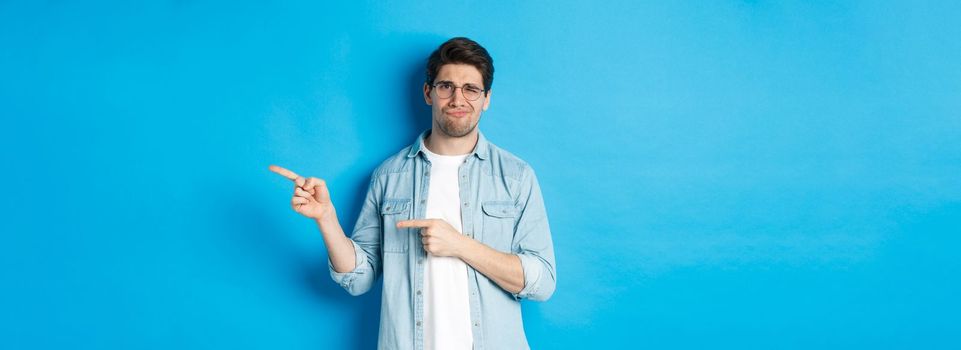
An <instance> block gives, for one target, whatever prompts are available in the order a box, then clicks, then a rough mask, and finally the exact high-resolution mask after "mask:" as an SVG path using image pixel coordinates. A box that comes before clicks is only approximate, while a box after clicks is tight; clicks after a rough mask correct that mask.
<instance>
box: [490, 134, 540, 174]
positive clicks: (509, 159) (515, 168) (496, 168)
mask: <svg viewBox="0 0 961 350" xmlns="http://www.w3.org/2000/svg"><path fill="white" fill-rule="evenodd" d="M489 147H490V158H489V159H488V160H489V161H490V163H491V173H492V175H499V176H502V177H504V178H506V179H510V180H516V181H522V180H525V179H529V178H531V177H533V176H534V169H533V168H532V167H531V165H530V164H528V163H527V162H526V161H524V160H523V159H521V158H520V157H518V156H517V155H515V154H513V153H511V152H509V151H507V150H505V149H503V148H500V147H498V146H497V145H494V144H493V143H489Z"/></svg>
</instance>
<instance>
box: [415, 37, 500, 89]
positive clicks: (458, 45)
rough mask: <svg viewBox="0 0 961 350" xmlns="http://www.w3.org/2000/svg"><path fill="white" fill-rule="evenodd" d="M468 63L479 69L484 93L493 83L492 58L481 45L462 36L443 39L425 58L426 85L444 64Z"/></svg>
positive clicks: (430, 83) (430, 82)
mask: <svg viewBox="0 0 961 350" xmlns="http://www.w3.org/2000/svg"><path fill="white" fill-rule="evenodd" d="M451 63H456V64H469V65H472V66H474V68H477V70H478V71H480V73H481V76H482V77H483V78H484V94H485V95H486V94H487V92H488V91H489V90H490V89H491V85H492V84H493V83H494V59H493V58H491V55H490V54H488V53H487V50H486V49H484V47H483V46H480V44H478V43H477V42H475V41H473V40H470V39H468V38H464V37H457V38H453V39H450V40H447V41H445V42H444V43H443V44H441V45H440V46H439V47H437V50H434V52H432V53H431V54H430V57H428V58H427V80H426V83H427V85H432V84H434V79H437V72H439V71H440V67H441V66H443V65H445V64H451Z"/></svg>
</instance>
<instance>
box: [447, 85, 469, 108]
mask: <svg viewBox="0 0 961 350" xmlns="http://www.w3.org/2000/svg"><path fill="white" fill-rule="evenodd" d="M457 90H460V91H457ZM465 102H467V99H465V98H464V88H462V87H455V88H454V92H453V93H452V94H451V96H450V102H448V104H449V105H451V106H462V105H464V103H465Z"/></svg>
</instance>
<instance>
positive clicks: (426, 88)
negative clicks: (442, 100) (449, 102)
mask: <svg viewBox="0 0 961 350" xmlns="http://www.w3.org/2000/svg"><path fill="white" fill-rule="evenodd" d="M424 102H427V105H428V106H429V105H432V104H434V101H431V99H430V85H427V83H424Z"/></svg>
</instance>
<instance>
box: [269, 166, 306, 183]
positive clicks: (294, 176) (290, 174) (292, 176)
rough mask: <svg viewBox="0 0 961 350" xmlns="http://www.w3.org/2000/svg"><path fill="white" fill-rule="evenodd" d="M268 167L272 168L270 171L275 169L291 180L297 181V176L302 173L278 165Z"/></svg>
mask: <svg viewBox="0 0 961 350" xmlns="http://www.w3.org/2000/svg"><path fill="white" fill-rule="evenodd" d="M268 169H270V171H273V172H275V173H277V174H280V176H283V177H286V178H287V179H289V180H290V181H296V180H297V178H298V177H300V175H297V173H295V172H293V171H290V170H287V169H285V168H283V167H279V166H276V165H271V166H270V167H269V168H268Z"/></svg>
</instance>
